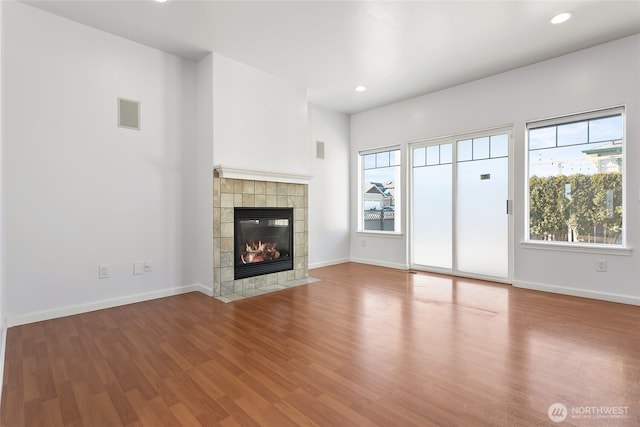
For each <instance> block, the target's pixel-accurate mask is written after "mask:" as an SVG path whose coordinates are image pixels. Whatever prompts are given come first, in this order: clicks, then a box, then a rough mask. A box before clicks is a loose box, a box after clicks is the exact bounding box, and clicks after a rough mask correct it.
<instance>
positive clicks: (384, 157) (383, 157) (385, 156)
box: [376, 151, 389, 168]
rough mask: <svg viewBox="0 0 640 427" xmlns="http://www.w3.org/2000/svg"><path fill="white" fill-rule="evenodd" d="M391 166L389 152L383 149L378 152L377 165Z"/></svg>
mask: <svg viewBox="0 0 640 427" xmlns="http://www.w3.org/2000/svg"><path fill="white" fill-rule="evenodd" d="M387 166H389V152H388V151H383V152H382V153H377V154H376V167H378V168H384V167H387Z"/></svg>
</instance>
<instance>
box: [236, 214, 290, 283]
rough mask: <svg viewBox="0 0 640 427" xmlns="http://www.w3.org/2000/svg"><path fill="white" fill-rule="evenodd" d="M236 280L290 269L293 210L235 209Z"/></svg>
mask: <svg viewBox="0 0 640 427" xmlns="http://www.w3.org/2000/svg"><path fill="white" fill-rule="evenodd" d="M234 236H235V239H234V278H235V280H238V279H244V278H247V277H253V276H259V275H262V274H269V273H276V272H279V271H286V270H293V209H292V208H235V209H234Z"/></svg>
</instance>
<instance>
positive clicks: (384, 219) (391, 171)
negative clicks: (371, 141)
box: [359, 149, 400, 232]
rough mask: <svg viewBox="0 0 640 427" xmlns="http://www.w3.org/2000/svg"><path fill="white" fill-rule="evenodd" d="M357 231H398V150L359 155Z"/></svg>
mask: <svg viewBox="0 0 640 427" xmlns="http://www.w3.org/2000/svg"><path fill="white" fill-rule="evenodd" d="M360 164H361V192H362V193H361V194H362V196H361V197H362V199H361V206H362V209H361V217H360V219H359V221H360V230H362V231H387V232H398V231H399V230H400V226H399V219H400V215H399V212H398V211H399V206H400V203H399V197H400V150H399V149H394V150H385V151H377V152H369V153H364V154H360Z"/></svg>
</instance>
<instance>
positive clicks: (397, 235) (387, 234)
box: [356, 230, 404, 239]
mask: <svg viewBox="0 0 640 427" xmlns="http://www.w3.org/2000/svg"><path fill="white" fill-rule="evenodd" d="M356 235H357V236H375V237H388V238H391V239H401V238H402V237H403V236H404V235H403V234H402V233H399V232H395V231H375V230H366V231H356Z"/></svg>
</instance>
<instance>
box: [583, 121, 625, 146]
mask: <svg viewBox="0 0 640 427" xmlns="http://www.w3.org/2000/svg"><path fill="white" fill-rule="evenodd" d="M617 139H622V116H621V115H618V116H613V117H606V118H603V119H596V120H589V142H599V141H613V140H617Z"/></svg>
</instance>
